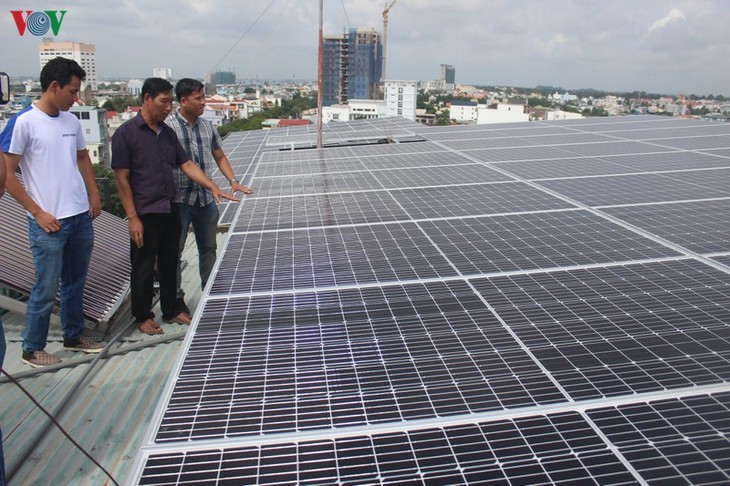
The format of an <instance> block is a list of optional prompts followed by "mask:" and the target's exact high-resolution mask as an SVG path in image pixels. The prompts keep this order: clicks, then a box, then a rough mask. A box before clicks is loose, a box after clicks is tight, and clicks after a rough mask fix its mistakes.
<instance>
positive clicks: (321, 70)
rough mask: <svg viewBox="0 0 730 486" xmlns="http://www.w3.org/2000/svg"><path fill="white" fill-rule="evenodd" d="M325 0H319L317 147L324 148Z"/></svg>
mask: <svg viewBox="0 0 730 486" xmlns="http://www.w3.org/2000/svg"><path fill="white" fill-rule="evenodd" d="M322 2H323V0H319V49H318V50H319V55H318V59H317V63H318V66H317V148H318V149H322V100H323V93H322V87H323V84H324V83H323V81H322V78H323V77H324V52H323V50H324V46H323V40H322V39H323V38H322V23H323V20H322V9H323V5H322Z"/></svg>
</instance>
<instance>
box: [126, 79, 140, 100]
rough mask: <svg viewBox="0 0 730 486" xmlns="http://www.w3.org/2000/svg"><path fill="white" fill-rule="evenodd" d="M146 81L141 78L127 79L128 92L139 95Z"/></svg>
mask: <svg viewBox="0 0 730 486" xmlns="http://www.w3.org/2000/svg"><path fill="white" fill-rule="evenodd" d="M143 84H144V81H142V80H141V79H130V80H129V81H127V94H129V95H132V96H139V95H141V94H142V85H143Z"/></svg>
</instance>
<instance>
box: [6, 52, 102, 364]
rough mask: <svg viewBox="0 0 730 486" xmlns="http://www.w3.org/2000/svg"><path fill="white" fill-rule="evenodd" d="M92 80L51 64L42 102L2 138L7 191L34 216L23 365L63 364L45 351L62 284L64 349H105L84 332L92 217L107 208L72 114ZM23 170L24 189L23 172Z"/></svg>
mask: <svg viewBox="0 0 730 486" xmlns="http://www.w3.org/2000/svg"><path fill="white" fill-rule="evenodd" d="M85 76H86V73H85V72H84V70H83V69H82V68H81V66H79V65H78V63H76V61H73V60H71V59H64V58H62V57H57V58H55V59H52V60H51V61H49V62H48V63H47V64H46V65H45V66H44V67H43V69H42V70H41V89H42V90H43V93H42V94H41V97H40V100H39V101H38V102H37V103H36V104H35V105H32V106H29V107H28V108H26V109H25V110H23V111H21V112H20V113H18V114H17V115H15V116H14V117H13V118H11V119H10V121H9V122H8V125H7V126H6V127H5V130H3V133H2V135H0V148H2V152H3V155H4V158H5V163H6V169H7V171H6V172H7V174H6V175H7V181H6V186H7V187H6V188H7V191H8V193H10V195H12V196H13V197H14V198H15V199H16V200H17V201H18V202H19V203H20V204H21V205H22V206H23V207H24V208H25V209H26V210H27V211H28V216H27V217H28V239H29V241H30V249H31V252H32V253H33V264H34V266H35V274H36V280H35V284H34V286H33V289H32V290H31V293H30V299H29V300H28V306H27V309H26V315H25V328H24V329H23V357H22V361H23V362H24V363H26V364H29V365H30V366H33V367H35V368H39V367H43V366H49V365H53V364H56V363H59V362H60V360H59V359H58V358H56V357H55V356H53V355H52V354H49V353H47V352H46V351H44V348H45V347H46V341H47V339H48V326H49V323H50V317H51V312H52V311H53V306H54V304H55V297H56V293H57V291H58V285H59V280H60V282H61V293H60V295H61V326H62V327H63V346H64V348H65V349H70V350H75V351H83V352H86V353H98V352H99V351H101V349H102V346H101V345H100V344H98V343H96V342H94V341H92V340H90V339H88V338H87V337H85V336H84V334H83V331H84V313H83V293H84V284H85V283H86V274H87V272H88V269H89V261H90V260H91V251H92V249H93V247H94V228H93V225H92V219H93V218H95V217H96V216H98V215H99V213H100V212H101V204H100V201H99V191H98V190H97V187H96V181H95V179H94V170H93V168H92V165H91V159H90V158H89V153H88V151H87V150H86V140H85V139H84V135H83V131H82V129H81V124H80V123H79V120H78V118H76V117H75V116H74V115H72V114H70V113H68V110H69V108H71V106H72V105H73V104H74V102H75V101H76V100H77V99H78V93H79V90H80V89H81V81H82V80H83V79H84V78H85ZM18 167H20V170H21V172H22V175H23V183H22V184H21V182H20V180H19V179H18V177H17V176H16V174H15V170H16V169H17V168H18Z"/></svg>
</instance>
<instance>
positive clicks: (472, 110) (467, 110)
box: [449, 100, 484, 123]
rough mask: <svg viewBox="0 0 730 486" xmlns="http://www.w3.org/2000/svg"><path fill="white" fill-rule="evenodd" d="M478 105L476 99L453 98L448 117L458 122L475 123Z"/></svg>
mask: <svg viewBox="0 0 730 486" xmlns="http://www.w3.org/2000/svg"><path fill="white" fill-rule="evenodd" d="M482 106H484V105H482ZM478 107H479V105H478V104H477V102H476V101H462V100H453V101H452V102H451V106H450V107H449V118H451V119H452V120H456V121H457V122H459V123H475V122H476V121H477V119H478Z"/></svg>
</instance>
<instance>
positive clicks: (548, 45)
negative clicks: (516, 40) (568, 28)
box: [532, 34, 568, 54]
mask: <svg viewBox="0 0 730 486" xmlns="http://www.w3.org/2000/svg"><path fill="white" fill-rule="evenodd" d="M567 42H568V38H567V37H565V36H564V35H563V34H555V35H554V36H552V37H551V38H550V40H549V41H547V42H543V41H541V40H540V39H534V40H533V41H532V46H533V47H534V48H535V49H536V50H539V51H542V52H543V53H545V54H551V53H552V52H553V51H554V50H555V48H556V47H557V46H560V45H562V44H566V43H567Z"/></svg>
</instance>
